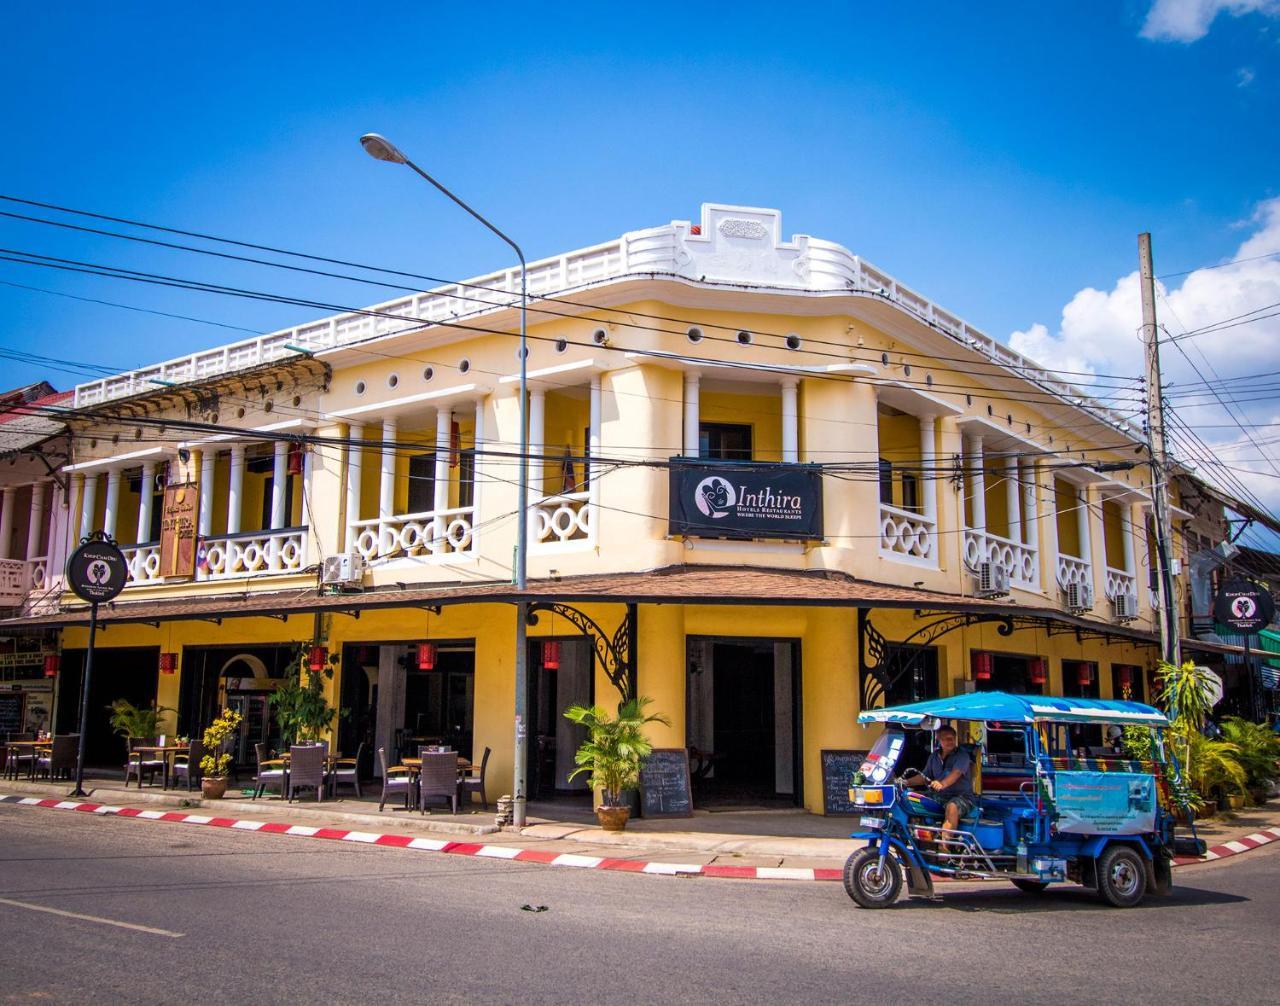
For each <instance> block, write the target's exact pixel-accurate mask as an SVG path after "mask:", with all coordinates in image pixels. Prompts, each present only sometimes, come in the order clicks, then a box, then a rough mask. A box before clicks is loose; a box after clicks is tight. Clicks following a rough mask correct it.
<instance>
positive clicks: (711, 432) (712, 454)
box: [698, 423, 751, 461]
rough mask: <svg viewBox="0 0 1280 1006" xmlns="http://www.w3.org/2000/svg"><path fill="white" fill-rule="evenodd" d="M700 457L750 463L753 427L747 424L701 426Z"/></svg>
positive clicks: (705, 424) (704, 424) (710, 424)
mask: <svg viewBox="0 0 1280 1006" xmlns="http://www.w3.org/2000/svg"><path fill="white" fill-rule="evenodd" d="M698 457H700V458H715V459H717V460H721V461H750V460H751V427H750V426H748V425H746V424H745V423H701V424H699V426H698Z"/></svg>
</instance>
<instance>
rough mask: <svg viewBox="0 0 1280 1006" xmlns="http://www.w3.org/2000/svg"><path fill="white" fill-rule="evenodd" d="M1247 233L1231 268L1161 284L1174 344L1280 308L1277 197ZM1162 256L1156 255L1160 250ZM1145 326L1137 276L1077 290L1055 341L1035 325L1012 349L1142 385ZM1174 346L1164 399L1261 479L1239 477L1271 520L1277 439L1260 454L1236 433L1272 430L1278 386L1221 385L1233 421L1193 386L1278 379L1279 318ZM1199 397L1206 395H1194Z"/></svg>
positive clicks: (1276, 493)
mask: <svg viewBox="0 0 1280 1006" xmlns="http://www.w3.org/2000/svg"><path fill="white" fill-rule="evenodd" d="M1246 226H1247V227H1248V228H1249V234H1248V236H1247V237H1246V238H1245V239H1244V241H1243V242H1242V243H1241V244H1240V246H1239V247H1238V248H1237V249H1236V253H1235V254H1234V255H1233V256H1232V257H1231V260H1230V261H1229V262H1228V263H1227V264H1223V265H1218V266H1216V267H1210V268H1202V269H1197V270H1195V271H1193V272H1191V273H1189V274H1187V275H1186V276H1181V277H1170V279H1171V280H1173V281H1174V282H1175V284H1176V285H1170V286H1166V285H1164V284H1162V283H1159V282H1158V283H1157V290H1158V295H1157V307H1156V314H1157V319H1158V321H1159V323H1160V324H1161V325H1162V326H1163V327H1164V328H1165V329H1166V330H1167V332H1168V334H1169V335H1172V336H1177V335H1179V334H1181V333H1183V332H1186V331H1190V330H1194V329H1199V328H1202V327H1204V326H1208V325H1212V324H1214V323H1216V322H1220V321H1222V320H1224V319H1227V318H1234V317H1235V316H1237V315H1243V314H1246V313H1249V312H1255V311H1257V309H1258V308H1263V307H1265V306H1266V305H1277V304H1280V255H1277V254H1276V253H1280V197H1277V198H1275V199H1270V200H1267V201H1266V202H1264V203H1262V204H1260V205H1259V206H1258V208H1257V211H1256V212H1255V213H1254V215H1253V217H1252V218H1251V219H1250V220H1249V221H1248V222H1247V224H1246ZM1157 239H1158V236H1157ZM1156 251H1157V254H1158V252H1159V247H1158V244H1157V248H1156ZM1259 256H1263V257H1259ZM1246 260H1247V261H1246ZM1158 261H1159V259H1158V258H1157V263H1158ZM1158 272H1159V266H1158V264H1157V273H1158ZM1278 311H1280V307H1274V308H1272V309H1271V310H1263V311H1257V314H1259V315H1268V314H1275V313H1276V312H1278ZM1241 320H1242V321H1243V320H1244V319H1241ZM1141 324H1142V307H1141V299H1140V294H1139V288H1138V273H1137V271H1136V270H1135V271H1134V272H1132V273H1130V274H1128V275H1127V276H1122V277H1121V278H1120V279H1118V280H1117V281H1116V283H1115V285H1114V286H1113V287H1112V288H1111V289H1110V290H1109V291H1108V290H1098V289H1094V288H1093V287H1087V288H1085V289H1083V290H1080V291H1079V292H1078V293H1077V294H1076V295H1075V296H1074V297H1072V298H1071V300H1070V302H1068V304H1067V305H1066V306H1065V307H1064V308H1063V309H1062V318H1061V321H1060V323H1059V325H1058V329H1057V331H1056V332H1051V331H1050V329H1049V327H1048V326H1047V325H1045V324H1043V323H1040V322H1037V323H1035V324H1033V325H1029V326H1028V327H1027V328H1026V329H1025V330H1023V331H1019V332H1014V333H1013V334H1012V335H1011V336H1010V337H1009V344H1010V345H1011V346H1012V347H1013V348H1014V349H1016V350H1018V351H1019V352H1020V353H1025V354H1026V355H1027V356H1029V357H1031V358H1032V359H1034V360H1037V361H1039V362H1040V363H1042V364H1044V365H1045V366H1047V367H1050V368H1051V369H1055V370H1062V371H1083V372H1086V373H1091V374H1097V375H1103V374H1106V375H1126V376H1128V375H1134V376H1136V375H1138V374H1141V373H1142V372H1143V366H1142V344H1141V341H1140V332H1141ZM1177 345H1178V346H1180V347H1181V349H1182V350H1183V351H1184V352H1185V354H1186V355H1185V356H1184V355H1183V352H1180V351H1179V350H1178V348H1175V346H1174V345H1170V344H1165V345H1164V346H1163V347H1162V349H1161V357H1162V367H1163V372H1164V383H1165V390H1166V394H1167V395H1168V396H1169V397H1170V401H1171V403H1172V406H1173V408H1174V412H1175V414H1176V415H1177V416H1178V417H1179V418H1180V419H1181V420H1182V421H1183V422H1184V423H1186V424H1188V425H1189V426H1192V427H1194V428H1198V429H1197V432H1198V433H1199V434H1200V436H1201V438H1202V439H1203V440H1204V441H1206V442H1207V443H1208V445H1209V446H1210V447H1211V448H1212V449H1213V450H1214V451H1215V452H1217V451H1219V450H1221V452H1222V455H1221V456H1222V459H1223V462H1224V463H1225V464H1230V465H1231V466H1232V467H1233V468H1243V469H1248V470H1250V471H1252V472H1256V473H1258V474H1255V475H1250V474H1248V473H1247V472H1239V471H1237V472H1234V473H1233V474H1234V475H1236V476H1238V477H1239V478H1240V479H1241V480H1242V481H1244V482H1245V483H1246V484H1247V485H1248V486H1249V487H1250V488H1251V489H1252V490H1253V491H1254V492H1255V493H1257V495H1258V496H1260V497H1261V498H1262V499H1263V500H1264V501H1265V502H1266V503H1267V504H1268V506H1269V508H1270V509H1271V510H1272V511H1273V512H1277V513H1280V478H1276V477H1275V472H1276V470H1277V468H1276V467H1273V466H1272V464H1271V463H1270V462H1269V461H1268V460H1266V459H1267V458H1270V459H1272V460H1273V461H1275V463H1276V466H1277V467H1280V448H1278V447H1277V445H1276V444H1275V443H1271V442H1269V440H1270V439H1273V437H1271V436H1270V434H1272V432H1273V431H1268V430H1262V431H1261V432H1255V433H1254V434H1253V436H1254V439H1255V440H1258V441H1264V440H1267V441H1268V442H1264V443H1262V447H1261V450H1260V449H1259V448H1258V447H1255V446H1254V445H1253V444H1252V443H1251V442H1250V441H1249V439H1248V438H1247V437H1245V436H1244V435H1243V434H1241V433H1240V431H1239V429H1238V428H1235V427H1234V419H1235V417H1239V418H1240V419H1242V420H1243V421H1244V422H1245V423H1246V424H1266V423H1272V422H1276V421H1277V419H1276V413H1277V411H1278V410H1280V395H1277V394H1274V393H1273V392H1270V391H1266V390H1263V389H1267V388H1274V387H1275V386H1276V384H1277V383H1280V382H1277V381H1276V380H1275V379H1262V380H1260V381H1258V382H1257V383H1258V385H1259V391H1256V392H1250V391H1248V389H1247V386H1242V385H1241V384H1240V383H1239V381H1238V380H1236V381H1235V382H1234V383H1229V384H1226V385H1223V386H1221V387H1220V388H1219V391H1220V393H1221V394H1222V395H1223V397H1224V398H1228V403H1229V404H1231V405H1232V409H1231V411H1230V412H1229V411H1228V410H1227V409H1225V408H1223V406H1222V405H1221V404H1219V403H1218V401H1217V400H1216V399H1215V398H1213V397H1212V396H1211V395H1208V394H1205V393H1204V391H1205V386H1204V385H1199V386H1198V387H1197V385H1196V384H1195V383H1194V382H1200V381H1206V380H1214V379H1215V377H1217V378H1223V379H1226V380H1228V381H1231V380H1232V379H1239V378H1244V377H1249V376H1251V375H1257V374H1265V373H1269V372H1274V371H1277V370H1280V315H1277V316H1276V317H1263V318H1259V320H1256V321H1252V322H1250V323H1248V324H1239V325H1236V326H1234V327H1231V328H1224V329H1220V330H1217V331H1214V332H1208V333H1205V334H1204V335H1199V336H1195V337H1192V338H1188V339H1184V340H1181V341H1179V343H1178V344H1177ZM1188 357H1189V358H1190V359H1188ZM1206 361H1207V362H1206ZM1076 380H1079V379H1076ZM1086 380H1087V379H1086ZM1111 383H1114V382H1111ZM1196 391H1198V392H1200V393H1199V394H1194V395H1193V394H1190V393H1191V392H1196ZM1228 396H1230V397H1228ZM1232 399H1235V401H1233V400H1232ZM1233 413H1234V415H1233ZM1278 429H1280V428H1278ZM1174 447H1175V451H1177V450H1178V449H1179V447H1178V445H1177V444H1175V445H1174ZM1181 453H1182V454H1183V455H1184V456H1186V455H1187V454H1188V453H1189V452H1188V451H1187V450H1186V449H1185V448H1184V449H1182V450H1181ZM1228 458H1230V459H1233V460H1227V459H1228ZM1201 472H1202V474H1204V475H1205V476H1206V477H1208V478H1210V479H1212V480H1213V481H1216V482H1218V483H1219V484H1220V485H1222V486H1223V488H1226V489H1230V488H1231V486H1230V485H1228V484H1226V482H1224V478H1225V476H1223V475H1222V473H1215V472H1214V471H1213V470H1212V469H1210V468H1207V467H1205V466H1203V465H1202V466H1201Z"/></svg>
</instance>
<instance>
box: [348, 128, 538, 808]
mask: <svg viewBox="0 0 1280 1006" xmlns="http://www.w3.org/2000/svg"><path fill="white" fill-rule="evenodd" d="M360 146H362V147H364V149H365V153H367V154H368V155H369V156H370V157H372V158H373V159H374V160H377V161H386V162H387V163H389V164H405V165H408V166H409V167H410V168H412V169H413V170H414V171H416V172H417V173H418V174H419V175H421V176H422V177H423V178H425V179H426V180H427V181H428V182H430V183H431V184H432V185H434V186H435V187H436V188H437V189H439V190H440V191H441V192H443V193H444V194H445V195H446V196H448V197H449V198H450V199H451V200H453V201H454V202H455V203H457V205H459V206H461V207H462V208H463V209H464V210H466V211H467V212H468V213H469V214H471V216H473V217H474V218H475V219H476V220H478V221H480V223H482V224H484V226H485V227H487V228H488V229H489V230H490V231H492V232H493V233H494V234H496V235H497V236H498V237H500V238H501V239H502V240H503V241H505V242H506V243H507V244H509V245H510V246H511V249H512V250H513V251H514V252H515V253H516V257H517V258H518V259H519V260H520V478H519V486H520V489H519V496H518V498H517V504H516V513H517V521H518V523H517V525H516V564H515V565H516V568H515V577H514V579H515V584H516V591H517V593H518V594H519V600H517V601H516V667H515V671H516V724H515V726H516V738H515V740H516V749H515V807H514V814H513V817H514V823H515V826H516V827H517V828H523V827H524V825H525V819H526V813H527V797H526V794H525V766H526V764H527V763H528V745H527V741H528V731H527V729H526V723H527V721H528V712H529V709H528V707H529V681H528V668H527V666H526V665H527V663H528V656H529V655H528V652H527V651H528V638H527V637H528V614H529V611H528V602H527V601H526V600H525V599H524V592H525V589H526V587H527V586H528V555H529V401H528V390H529V388H528V384H529V376H528V366H527V361H528V358H529V342H528V332H527V330H526V327H525V315H526V312H527V310H528V306H529V287H528V269H527V267H526V265H525V260H524V252H522V251H521V250H520V246H519V245H518V244H516V243H515V242H514V241H512V240H511V238H509V237H507V235H506V234H504V233H502V231H500V230H498V228H497V227H495V226H494V225H493V224H491V223H490V222H489V221H488V220H486V219H485V218H484V217H482V216H481V215H480V214H479V213H477V212H476V211H475V210H473V209H472V208H471V207H470V206H468V205H467V204H466V203H464V202H463V201H462V200H461V199H459V198H458V197H457V196H455V195H454V194H453V193H452V192H450V191H449V190H448V189H446V188H445V187H444V186H443V185H441V184H440V183H439V182H438V181H436V180H435V179H434V178H432V177H431V176H430V175H429V174H427V173H426V172H425V171H423V170H422V169H421V168H420V167H418V166H417V165H416V164H414V163H413V161H411V160H409V158H408V157H406V156H405V154H404V152H403V151H402V150H401V149H400V148H399V147H397V146H396V145H395V144H394V143H392V142H391V141H390V140H388V139H387V138H386V137H385V136H379V135H378V134H377V133H365V135H364V136H362V137H360ZM477 446H478V445H477Z"/></svg>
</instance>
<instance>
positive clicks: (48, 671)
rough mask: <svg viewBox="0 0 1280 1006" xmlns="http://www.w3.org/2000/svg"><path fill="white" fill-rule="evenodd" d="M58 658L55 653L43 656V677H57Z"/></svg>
mask: <svg viewBox="0 0 1280 1006" xmlns="http://www.w3.org/2000/svg"><path fill="white" fill-rule="evenodd" d="M58 663H59V657H58V655H57V654H56V653H46V654H45V655H44V676H45V677H46V678H56V677H57V676H58Z"/></svg>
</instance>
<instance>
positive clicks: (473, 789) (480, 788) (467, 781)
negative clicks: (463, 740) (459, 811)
mask: <svg viewBox="0 0 1280 1006" xmlns="http://www.w3.org/2000/svg"><path fill="white" fill-rule="evenodd" d="M489 754H490V751H489V749H488V748H485V749H484V757H483V758H481V759H480V768H479V769H478V770H477V769H476V767H475V766H474V765H472V766H471V771H472V772H475V771H479V773H480V774H479V775H478V776H469V775H468V776H463V777H462V779H461V780H460V781H459V782H458V789H459V790H460V791H461V793H462V805H463V806H464V807H466V806H467V805H468V804H469V803H470V802H471V794H472V793H479V794H480V806H481V808H483V809H484V810H488V809H489V800H488V797H486V796H485V792H484V773H485V769H487V768H488V767H489Z"/></svg>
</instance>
